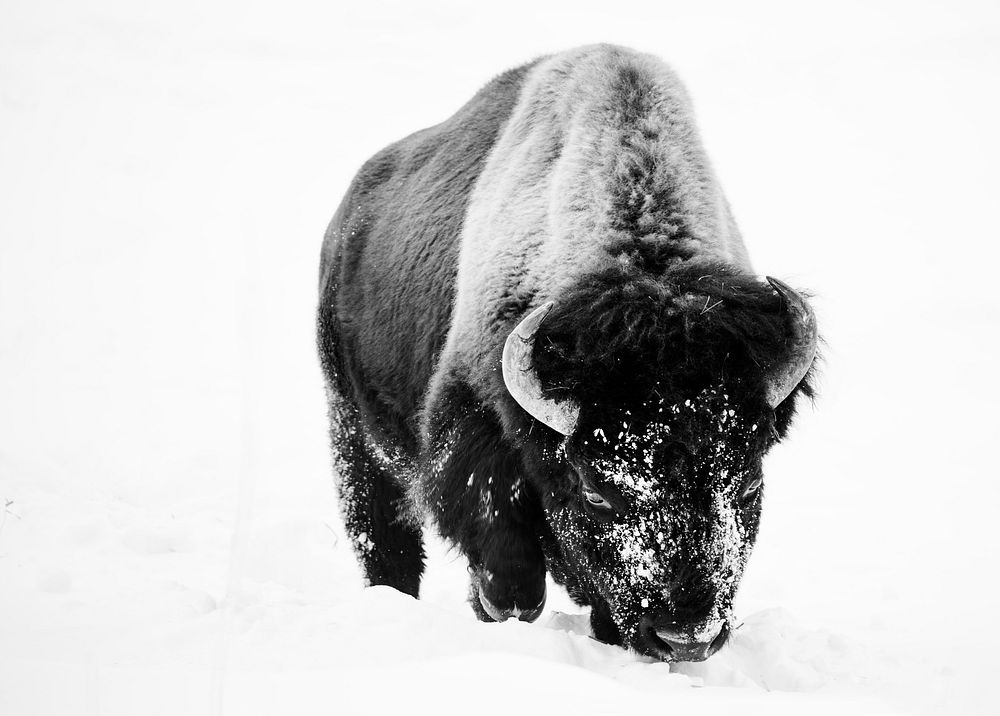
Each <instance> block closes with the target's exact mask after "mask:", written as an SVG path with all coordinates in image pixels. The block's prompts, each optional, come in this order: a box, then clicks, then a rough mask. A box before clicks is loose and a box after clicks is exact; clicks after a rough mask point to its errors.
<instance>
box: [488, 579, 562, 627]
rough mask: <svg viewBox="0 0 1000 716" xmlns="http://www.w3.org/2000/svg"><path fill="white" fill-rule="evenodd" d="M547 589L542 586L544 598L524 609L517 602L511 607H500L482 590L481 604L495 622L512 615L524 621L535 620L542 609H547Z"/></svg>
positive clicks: (503, 620)
mask: <svg viewBox="0 0 1000 716" xmlns="http://www.w3.org/2000/svg"><path fill="white" fill-rule="evenodd" d="M545 596H546V595H545V591H544V587H543V588H542V599H541V601H540V602H538V604H536V605H535V606H533V607H530V608H528V609H523V608H521V607H520V606H518V605H517V604H515V605H513V606H511V607H498V606H497V605H496V604H494V603H493V602H491V601H490V600H489V599H487V598H486V595H485V594H484V593H483V591H482V590H480V591H479V604H480V605H481V606H482V608H483V611H485V612H486V614H488V615H489V617H490V619H492V620H493V621H495V622H505V621H507V620H508V619H510V618H511V617H517V618H518V620H520V621H522V622H533V621H535V620H536V619H538V617H539V616H541V614H542V610H543V609H545Z"/></svg>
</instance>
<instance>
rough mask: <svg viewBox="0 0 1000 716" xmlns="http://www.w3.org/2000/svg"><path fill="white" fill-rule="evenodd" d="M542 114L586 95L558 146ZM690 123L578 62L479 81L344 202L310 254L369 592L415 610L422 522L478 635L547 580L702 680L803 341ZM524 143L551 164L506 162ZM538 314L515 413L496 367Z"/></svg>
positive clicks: (614, 72)
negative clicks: (440, 549) (457, 582)
mask: <svg viewBox="0 0 1000 716" xmlns="http://www.w3.org/2000/svg"><path fill="white" fill-rule="evenodd" d="M577 75H578V77H577V81H574V82H571V81H570V80H569V79H567V78H572V77H574V76H577ZM543 90H547V91H543ZM560 92H564V93H571V92H578V93H579V92H582V93H583V96H582V98H580V99H579V101H575V102H570V101H567V106H572V107H574V108H578V109H579V114H578V115H575V116H574V119H572V122H578V123H579V122H582V124H579V125H578V126H577V129H576V133H575V134H574V133H573V132H571V131H570V129H568V128H567V127H565V126H562V125H560V124H559V122H561V121H569V120H565V117H563V118H562V119H559V120H558V121H557V119H558V118H559V117H561V115H558V113H556V114H553V115H551V116H549V115H548V114H546V113H545V112H542V111H541V110H539V109H538V107H539V103H542V106H543V109H544V108H545V107H547V105H544V102H547V101H549V100H548V99H547V98H551V97H553V96H555V97H558V96H559V93H560ZM540 98H541V99H540ZM685 102H686V100H685V99H684V97H683V93H682V91H681V90H680V89H679V85H678V84H677V83H676V80H675V78H673V77H672V75H670V74H669V70H666V68H665V67H663V66H662V65H661V64H659V63H658V62H656V61H655V60H652V59H651V58H648V57H645V56H641V55H636V54H635V53H632V52H631V51H628V50H623V49H621V48H613V47H607V46H600V47H594V48H582V49H580V50H576V51H571V52H569V53H564V54H563V55H557V56H555V57H553V58H549V59H547V60H542V61H539V62H537V63H532V64H530V65H526V66H525V67H522V68H518V69H517V70H512V71H511V72H509V73H506V74H505V75H502V76H500V77H499V78H497V79H496V80H494V81H493V82H492V83H490V84H489V85H487V87H486V88H484V89H483V90H482V91H481V92H480V93H479V94H478V95H477V96H476V97H475V98H474V99H473V100H472V101H471V102H470V103H469V104H468V105H466V107H464V108H463V109H462V110H460V111H459V113H458V114H456V115H455V116H454V117H453V118H451V119H450V120H448V121H446V122H444V123H442V124H441V125H438V126H437V127H433V128H431V129H428V130H424V131H423V132H418V133H417V134H414V135H412V136H411V137H409V138H407V139H405V140H403V141H402V142H399V143H397V144H395V145H392V146H391V147H389V148H387V149H386V150H383V152H381V153H380V154H379V155H377V156H376V157H375V158H373V159H372V160H371V161H370V162H368V164H366V165H365V167H364V168H363V169H362V171H361V172H360V173H359V175H358V177H357V178H356V179H355V182H354V184H353V185H352V187H351V189H350V191H349V192H348V194H347V196H346V197H345V199H344V202H343V204H342V205H341V208H340V210H339V211H338V213H337V215H336V216H335V217H334V220H333V222H332V223H331V226H330V229H329V231H328V233H327V238H326V241H325V243H324V251H323V261H322V267H321V280H320V284H321V299H320V307H319V348H320V355H321V360H322V363H323V369H324V373H325V375H326V378H327V388H328V395H329V398H330V415H331V438H332V446H333V451H334V457H335V472H336V477H337V481H338V483H337V484H338V490H339V496H340V503H341V508H342V511H343V514H344V519H345V524H346V527H347V531H348V533H349V534H350V535H351V537H352V539H353V543H354V545H355V549H356V553H357V555H358V558H359V560H360V562H361V564H362V567H363V569H364V572H365V575H366V577H367V579H368V581H369V583H371V584H388V585H390V586H393V587H396V588H397V589H400V590H402V591H405V592H407V593H409V594H412V595H414V596H416V595H417V593H418V590H419V583H420V576H421V573H422V570H423V550H422V544H421V539H422V538H421V532H422V529H423V526H424V523H425V521H426V520H427V519H430V520H431V521H432V522H433V524H434V525H435V526H436V528H437V529H438V530H439V531H440V533H441V534H442V535H443V536H444V537H445V538H446V539H447V540H449V541H450V542H452V543H453V544H455V545H456V546H457V547H458V548H459V549H460V550H461V551H462V552H463V554H465V555H466V556H467V557H468V560H469V568H470V573H471V580H470V584H471V594H470V602H471V604H472V607H473V609H474V610H475V612H476V614H477V615H478V616H479V618H480V619H483V620H486V621H489V620H499V621H502V620H504V619H507V618H509V617H515V618H519V619H522V620H532V619H534V618H536V617H537V616H538V615H539V614H540V612H541V609H542V607H543V605H544V600H545V575H546V573H549V574H551V575H552V577H553V578H554V579H555V580H556V581H557V582H558V583H560V584H562V585H564V586H565V587H566V588H567V590H568V592H569V594H570V595H571V596H572V597H573V599H575V600H576V601H577V602H579V603H580V604H583V605H589V606H590V607H591V608H592V617H591V620H592V625H593V629H594V634H595V636H597V637H598V638H599V639H602V640H604V641H607V642H609V643H614V644H622V645H625V646H628V647H631V648H633V649H635V650H637V651H639V652H642V653H644V654H649V655H652V656H655V657H658V658H662V659H665V660H699V659H703V658H706V657H707V656H709V655H710V654H711V653H714V651H716V650H717V649H718V648H720V646H721V645H722V644H723V642H724V641H725V639H726V638H727V636H728V633H729V620H730V618H731V607H732V600H733V597H734V595H735V593H736V589H737V588H738V585H739V581H740V578H741V576H742V573H743V569H744V566H745V564H746V560H747V558H748V556H749V554H750V551H751V549H752V547H753V544H754V541H755V539H756V535H757V528H758V524H759V520H760V508H761V499H762V488H761V482H762V472H761V461H762V458H763V456H764V454H765V453H766V452H767V451H768V450H769V449H770V448H771V447H772V446H773V445H774V444H775V443H776V442H777V441H778V440H780V439H781V437H783V436H784V434H785V432H786V431H787V428H788V425H789V422H790V420H791V418H792V414H793V412H794V409H795V402H796V399H797V396H798V395H799V394H803V393H805V394H811V390H810V388H809V379H808V375H803V372H804V371H805V370H806V369H807V368H808V367H809V366H810V365H811V361H812V358H813V354H814V352H815V333H814V332H812V333H810V331H809V330H804V329H803V325H805V324H807V327H809V328H811V327H812V325H813V324H812V315H811V312H810V311H809V310H808V307H807V306H806V305H805V303H804V302H803V301H802V299H801V297H799V296H798V295H797V294H794V293H790V289H787V287H784V285H783V284H781V283H780V282H776V281H773V282H772V284H771V285H768V284H767V283H765V282H763V281H760V280H758V279H757V278H756V277H755V276H754V275H753V273H752V271H751V270H750V269H749V263H748V261H747V260H746V258H745V250H744V249H743V248H742V243H741V241H740V240H739V237H738V234H737V233H735V227H734V225H733V224H732V222H731V219H728V218H727V217H728V207H727V206H725V204H724V200H722V199H721V194H720V193H718V191H717V187H716V186H715V182H714V178H713V177H711V175H710V173H708V170H707V169H706V167H707V162H706V161H704V158H703V155H702V154H701V149H700V146H699V145H698V144H697V138H696V134H695V133H694V132H693V130H692V128H691V127H690V126H688V125H687V124H686V122H689V118H688V117H687V115H686V112H687V109H686V104H685ZM588 106H592V107H593V108H594V109H593V112H595V113H597V114H598V115H599V114H600V112H610V115H608V116H607V117H604V118H603V119H602V118H601V117H598V118H597V119H594V118H593V117H591V118H589V119H585V120H580V119H579V116H584V117H585V118H586V117H587V112H586V111H584V110H585V109H586V108H587V107H588ZM549 109H552V108H549ZM553 111H554V110H553ZM526 128H527V129H526ZM532 132H534V134H532ZM581 132H582V133H583V134H586V132H594V133H596V134H597V135H599V136H600V137H601V141H596V140H594V141H582V140H578V141H576V143H575V144H574V143H573V142H572V141H571V139H570V138H571V137H572V136H579V135H580V133H581ZM536 135H537V136H541V137H542V140H544V141H543V143H544V142H551V148H550V149H549V150H546V151H541V153H540V154H537V153H536V154H532V153H531V152H530V151H528V149H527V147H530V146H531V141H534V140H532V137H536V139H537V136H536ZM553 138H555V139H553ZM542 140H538V141H542ZM535 149H536V150H537V147H536V148H535ZM539 151H540V150H539ZM595 152H596V154H594V153H595ZM608 152H610V154H608ZM562 157H568V158H570V159H572V161H569V159H567V161H566V163H565V166H564V165H563V162H562V160H561V158H562ZM525 167H527V168H526V169H525ZM566 167H568V168H566ZM579 167H583V169H582V170H580V171H579V172H578V173H575V174H574V173H573V172H575V171H576V170H577V169H578V168H579ZM522 170H523V172H524V176H521V177H520V179H518V180H516V181H515V180H512V179H511V176H513V175H511V174H510V173H511V172H513V173H514V175H517V172H519V171H522ZM567 177H569V178H570V179H572V181H569V179H567ZM595 177H603V179H601V180H600V181H598V182H597V184H595V185H594V186H592V187H587V186H584V185H586V184H587V182H591V183H593V182H595V181H597V180H596V179H595ZM555 186H558V187H562V188H561V189H560V191H559V192H558V193H556V194H549V193H548V192H551V191H553V189H552V187H555ZM498 187H499V188H498ZM584 189H586V190H587V191H595V192H603V194H602V196H603V197H604V199H603V200H602V201H598V202H593V203H592V204H581V203H580V202H579V201H578V200H577V199H575V198H573V197H574V196H575V194H574V192H579V191H583V190H584ZM564 195H567V196H570V198H569V199H566V206H565V207H563V208H560V207H561V204H560V202H561V201H562V197H563V196H564ZM496 207H503V211H497V210H496ZM538 207H544V208H543V209H541V211H542V212H543V213H542V214H540V215H538V216H535V215H534V214H532V211H536V212H537V211H539V209H538ZM553 207H555V208H553ZM601 211H604V212H607V215H606V216H605V215H601V214H599V213H598V214H595V213H594V212H601ZM545 212H555V213H552V214H546V213H545ZM588 212H589V213H588ZM584 215H585V216H584ZM525 217H528V218H531V217H534V219H533V221H534V222H535V223H531V222H529V223H527V224H519V223H518V222H522V221H528V218H525ZM581 217H582V218H581ZM584 219H585V220H584ZM575 222H576V223H575ZM563 225H565V226H569V227H571V228H573V231H572V232H570V233H568V234H565V235H562V234H560V235H559V236H552V237H545V235H544V234H545V231H546V230H549V229H551V230H553V231H555V232H556V234H558V233H559V232H558V227H560V226H563ZM595 226H599V227H602V228H601V229H600V230H599V231H597V232H596V233H594V231H595V230H594V227H595ZM546 227H549V229H546ZM552 227H555V228H554V229H553V228H552ZM587 232H590V233H587ZM538 236H542V238H538ZM526 237H527V238H526ZM567 241H571V242H576V243H573V244H572V246H570V247H569V248H567V244H566V243H565V242H567ZM772 286H773V287H774V288H772ZM775 289H777V290H775ZM546 304H551V309H550V310H548V311H547V312H545V313H544V318H541V319H540V322H539V323H538V324H537V325H535V324H534V323H533V324H532V329H531V333H532V335H531V336H530V342H526V343H525V345H526V346H527V351H528V352H527V354H526V355H524V356H523V357H524V358H525V364H526V367H524V366H522V368H521V369H523V370H527V371H530V373H531V375H530V377H531V380H530V381H527V382H526V383H525V384H524V385H526V386H529V387H527V388H524V387H523V386H522V388H520V389H519V390H521V391H522V392H523V391H524V390H528V391H531V390H534V391H536V392H537V393H538V394H537V395H536V396H535V397H534V398H532V399H529V400H525V399H524V396H517V395H512V392H511V391H510V390H508V384H507V383H506V382H505V377H504V374H503V371H501V354H502V352H503V349H504V345H505V342H506V341H507V338H508V336H509V335H511V333H512V331H514V330H515V328H519V327H520V326H521V325H522V321H523V320H524V319H525V316H527V315H529V314H530V313H531V312H532V311H533V309H535V308H536V307H538V306H541V305H546ZM792 304H795V305H792ZM539 315H541V314H539ZM803 321H805V324H803ZM518 340H522V338H518ZM522 353H524V351H522ZM505 370H506V368H505ZM775 376H779V378H780V379H776V378H775ZM776 380H778V382H775V381H776ZM782 381H783V383H782ZM514 392H515V393H517V392H518V391H514ZM776 395H777V396H778V397H777V398H775V396H776ZM542 404H545V405H548V406H549V407H552V406H555V407H559V406H562V407H563V408H565V407H566V406H572V410H567V409H562V410H556V411H554V412H553V413H551V415H556V416H558V415H562V416H563V418H561V419H560V418H555V419H549V418H548V417H546V415H543V414H541V413H535V412H533V410H532V408H531V406H532V405H542ZM543 412H544V411H543ZM567 415H572V421H567V420H566V419H565V416H567ZM550 425H551V426H554V427H556V428H557V429H552V427H549V426H550ZM561 425H569V426H570V427H567V428H566V429H565V430H563V428H562V427H560V426H561ZM560 431H562V432H560ZM564 433H569V434H564Z"/></svg>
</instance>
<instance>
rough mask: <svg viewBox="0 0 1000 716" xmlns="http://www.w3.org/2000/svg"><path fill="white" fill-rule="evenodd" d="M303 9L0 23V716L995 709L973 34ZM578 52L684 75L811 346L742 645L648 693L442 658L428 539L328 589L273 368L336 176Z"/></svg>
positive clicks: (991, 186)
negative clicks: (808, 378)
mask: <svg viewBox="0 0 1000 716" xmlns="http://www.w3.org/2000/svg"><path fill="white" fill-rule="evenodd" d="M85 5H86V6H89V7H85ZM340 5H341V4H340V3H338V2H333V3H329V2H328V3H317V4H316V5H315V6H313V5H307V4H302V3H299V2H285V3H281V4H280V5H279V4H277V3H275V4H273V5H271V6H268V5H265V4H261V3H252V2H251V3H248V2H241V3H232V4H229V5H223V4H219V3H204V2H194V1H190V2H189V1H187V0H183V1H181V2H172V3H169V4H168V3H160V4H159V6H157V5H156V4H153V3H148V4H147V3H136V2H133V1H131V0H117V1H116V0H99V1H95V2H91V3H74V2H62V3H61V2H55V1H54V0H38V1H35V2H29V1H28V0H14V1H12V0H6V1H5V2H4V3H3V4H2V11H0V18H2V20H0V196H2V197H3V200H2V202H0V337H2V338H0V341H2V343H0V345H2V350H0V500H2V501H3V502H0V714H3V715H4V716H8V715H16V716H21V715H22V714H60V715H63V714H66V715H72V714H98V713H100V714H129V715H132V714H137V713H142V714H156V713H163V714H179V713H186V714H200V713H212V714H223V713H224V714H241V715H242V714H264V713H281V714H289V713H296V714H299V713H301V714H308V713H326V714H329V713H338V714H340V713H343V714H350V713H359V712H365V713H382V712H386V713H388V712H391V711H392V710H396V709H407V710H408V711H416V712H418V713H422V712H425V711H427V712H430V711H432V710H434V711H439V712H443V713H458V712H462V713H494V712H500V711H509V710H510V709H516V710H517V712H519V713H534V712H541V713H560V712H562V710H563V709H569V708H572V709H574V712H575V713H606V712H610V713H617V712H633V711H635V710H636V709H639V708H643V709H646V711H645V712H649V710H650V709H662V710H663V711H664V712H668V711H669V712H679V710H681V709H685V710H687V709H691V711H692V712H696V713H699V714H714V713H730V712H733V711H735V710H736V709H739V711H740V713H744V714H755V713H767V714H782V713H788V714H804V713H821V714H822V713H851V714H855V713H873V714H875V713H949V714H967V713H995V712H996V709H997V708H998V706H997V704H998V702H1000V693H998V690H997V688H996V676H995V674H996V672H997V669H998V667H1000V658H998V657H997V655H996V652H995V644H996V643H997V641H998V636H1000V629H998V627H997V624H996V615H997V613H998V606H1000V598H998V594H997V589H998V580H997V577H996V568H997V564H998V563H1000V537H998V528H997V510H998V504H1000V480H998V477H1000V474H998V472H1000V471H998V469H997V467H996V461H995V454H996V449H997V444H998V438H1000V431H998V420H997V415H996V411H997V406H998V405H1000V387H998V385H997V383H996V381H995V379H994V376H995V371H996V366H997V364H998V360H1000V338H998V333H1000V331H998V329H1000V300H998V298H997V293H996V287H995V280H996V269H995V267H996V261H997V258H998V253H1000V250H998V239H1000V236H998V233H1000V232H998V228H997V225H998V222H997V220H996V212H995V206H996V197H997V196H998V195H1000V179H998V174H997V167H998V166H1000V140H998V134H997V132H996V127H998V126H1000V102H998V98H997V90H996V86H997V77H998V76H1000V21H998V10H1000V8H997V6H996V4H995V3H980V4H975V3H970V2H949V3H939V4H936V5H929V4H925V3H915V2H908V3H899V4H886V3H878V2H868V3H857V4H855V3H849V2H847V3H837V4H836V5H835V6H829V7H827V6H824V10H823V11H820V10H819V9H818V8H819V6H816V5H813V4H805V3H788V4H775V3H764V4H761V3H752V4H749V3H740V4H733V5H725V4H720V3H715V2H708V3H687V4H677V3H670V2H656V3H650V4H646V5H638V4H631V3H600V4H597V3H588V2H573V3H568V4H565V5H559V6H557V5H554V4H544V3H539V2H512V3H498V4H497V5H496V6H495V7H494V8H492V9H483V8H479V7H478V6H477V5H475V4H471V3H459V2H447V3H444V2H438V3H435V4H434V5H433V7H431V8H417V7H415V5H416V4H415V3H410V4H401V5H399V6H393V5H385V4H377V3H351V6H350V7H340ZM477 8H478V9H477ZM600 40H607V41H613V42H619V43H622V44H628V45H632V46H635V47H637V48H639V49H644V50H648V51H652V52H655V53H657V54H659V55H661V56H663V57H664V58H666V59H667V60H668V61H669V62H671V63H672V64H673V65H674V66H675V68H676V69H677V70H678V71H679V72H680V73H681V75H682V77H683V78H684V79H685V80H686V82H687V84H688V85H689V87H690V88H691V91H692V94H693V96H694V100H695V103H696V109H697V110H698V113H699V116H700V121H701V126H702V130H703V133H704V136H705V140H706V143H707V146H708V149H709V152H710V154H711V155H712V157H713V158H714V160H715V163H716V168H717V170H718V173H719V175H720V177H721V179H722V181H723V184H724V186H725V187H726V190H727V193H728V195H729V198H730V200H731V202H732V203H733V205H734V209H735V211H736V215H737V217H738V219H739V220H740V223H741V225H742V228H743V231H744V234H745V235H746V237H747V240H748V243H749V245H750V248H751V251H752V253H753V256H754V260H755V263H756V264H757V266H758V268H759V269H760V270H761V271H766V272H767V273H770V274H773V275H776V276H781V277H783V278H785V279H786V280H789V281H790V282H792V283H794V284H795V285H801V286H805V287H810V288H811V289H812V290H813V291H814V292H815V293H816V294H817V299H816V305H817V308H818V313H819V317H820V321H821V328H822V331H823V333H824V335H825V337H826V339H827V341H828V344H829V345H828V347H827V349H826V351H825V353H826V359H827V361H826V366H825V369H824V378H823V382H822V395H821V398H820V400H819V401H818V403H817V406H816V409H815V410H814V411H806V412H805V413H804V414H803V415H802V416H801V419H800V420H799V422H798V425H797V428H796V430H795V431H794V434H793V436H792V439H791V440H790V441H789V442H788V443H787V444H786V445H784V446H781V447H779V448H778V449H777V450H776V451H775V452H774V453H773V455H772V456H771V458H770V459H769V463H768V466H767V467H768V477H767V479H768V493H767V504H766V507H765V514H764V521H763V526H762V534H761V538H760V541H759V542H758V546H757V549H756V551H755V553H754V556H753V558H752V560H751V563H750V566H749V569H748V572H747V576H746V579H745V582H744V587H743V590H742V592H741V594H740V597H739V599H738V603H737V611H738V614H739V615H740V617H741V618H742V619H743V625H742V627H741V628H740V629H739V630H738V631H737V632H736V635H735V638H734V639H733V640H732V643H731V645H730V646H729V647H728V648H727V649H725V650H724V651H722V652H721V653H720V654H718V655H717V656H716V657H714V658H713V659H712V660H710V661H709V662H707V663H705V664H700V665H688V666H682V667H679V668H673V669H671V668H669V667H668V666H666V665H664V664H658V663H649V662H646V661H643V660H641V659H638V658H636V657H634V656H632V655H629V654H628V653H626V652H624V651H622V650H619V649H615V648H612V647H607V646H604V645H601V644H599V643H597V642H595V641H593V640H592V639H590V638H589V637H588V635H587V628H586V618H585V616H584V615H582V614H581V612H580V610H579V609H577V608H575V607H573V606H572V605H571V604H569V603H568V602H567V600H566V599H565V597H563V596H561V595H560V594H558V593H552V596H551V599H550V605H549V606H550V609H549V611H548V612H547V613H546V614H545V615H544V616H543V617H542V618H541V619H540V620H539V622H538V623H536V624H533V625H524V624H503V625H483V624H479V623H477V622H475V621H474V619H473V617H472V614H471V611H470V610H469V609H468V608H467V606H466V605H465V604H464V594H465V569H464V565H463V564H462V563H461V561H460V560H459V559H458V558H456V556H455V555H454V554H449V553H448V552H447V551H446V550H445V548H444V547H443V546H441V545H435V547H434V555H433V557H432V560H431V564H430V568H429V573H428V576H427V580H426V584H425V587H424V598H423V599H422V600H421V601H419V602H417V601H414V600H411V599H409V598H407V597H404V596H402V595H400V594H398V593H395V592H393V591H391V590H388V589H384V588H376V589H370V590H362V589H361V588H360V583H359V579H358V576H357V572H356V569H355V567H354V564H353V560H352V558H351V556H350V554H349V550H348V546H347V545H346V544H345V540H344V539H343V537H342V536H341V533H340V529H339V526H338V521H337V517H336V505H335V500H334V496H333V494H332V488H331V484H330V478H329V469H328V459H327V452H326V435H325V423H324V405H323V400H322V389H321V381H320V374H319V370H318V367H317V365H316V361H315V359H314V354H313V346H312V342H313V338H312V311H313V303H314V296H315V283H316V282H315V277H316V271H317V255H318V249H319V244H320V238H321V235H322V232H323V229H324V227H325V224H326V222H327V220H328V219H329V216H330V215H331V214H332V211H333V209H334V208H335V206H336V204H337V202H338V201H339V197H340V195H341V194H342V192H343V191H344V189H345V188H346V186H347V183H348V182H349V180H350V178H351V176H352V174H353V172H354V171H355V169H356V168H357V167H358V166H359V164H360V163H361V162H362V161H363V160H364V159H365V158H366V157H367V156H368V155H370V154H371V153H372V152H373V151H375V150H377V149H378V148H379V147H381V146H382V145H384V144H385V143H387V142H388V141H390V140H393V139H396V138H398V137H400V136H402V135H404V134H406V133H408V132H410V131H412V130H414V129H416V128H418V127H421V126H425V125H428V124H432V123H434V122H436V121H439V120H440V119H442V118H444V117H445V116H447V115H448V114H450V112H451V111H453V110H454V109H455V108H457V107H458V106H459V105H460V104H461V103H462V102H464V101H465V100H466V99H467V98H468V97H469V96H470V95H471V94H472V93H473V92H474V91H475V90H476V88H477V87H478V86H479V85H481V84H482V83H483V82H485V81H486V80H487V79H488V78H489V77H490V76H492V75H493V74H495V73H497V72H498V71H500V70H501V69H503V68H505V67H508V66H512V65H514V64H517V63H519V62H521V61H524V60H526V59H529V58H530V57H532V56H534V55H536V54H540V53H543V52H547V51H552V50H556V49H562V48H566V47H570V46H573V45H577V44H582V43H585V42H593V41H600ZM4 505H6V506H4ZM685 712H687V711H685Z"/></svg>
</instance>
